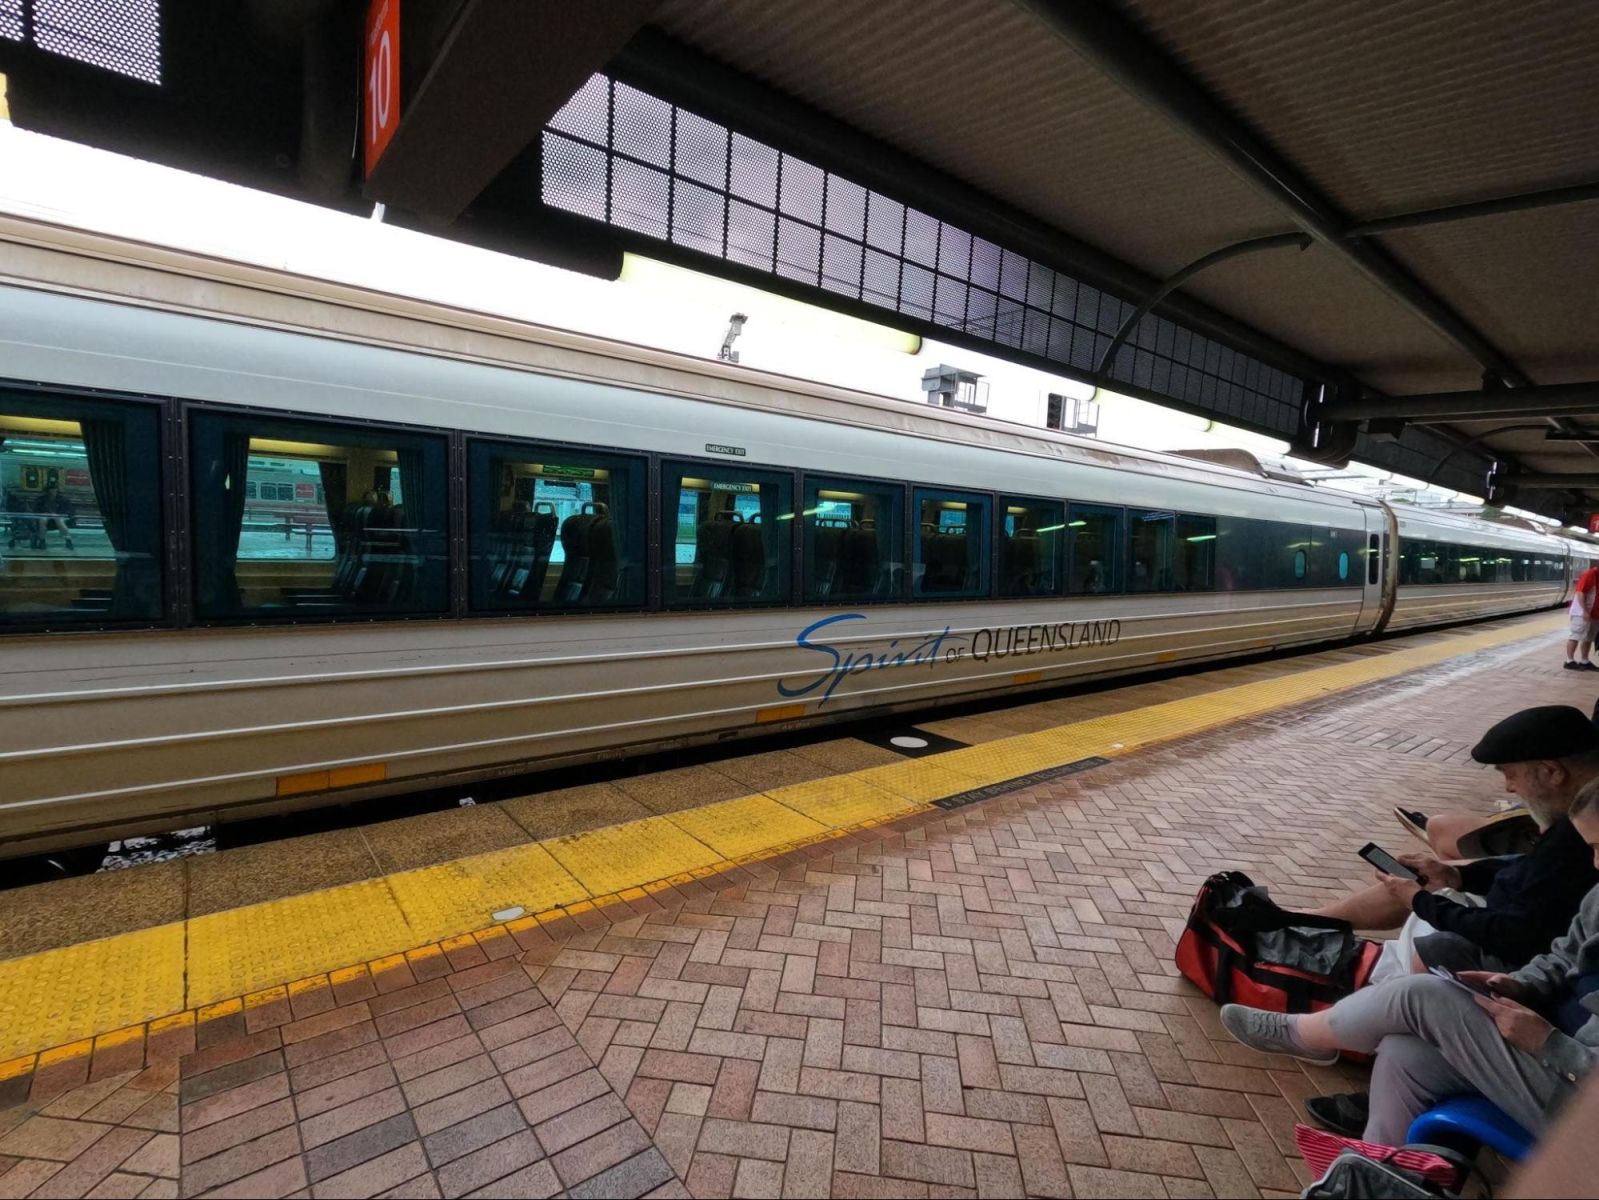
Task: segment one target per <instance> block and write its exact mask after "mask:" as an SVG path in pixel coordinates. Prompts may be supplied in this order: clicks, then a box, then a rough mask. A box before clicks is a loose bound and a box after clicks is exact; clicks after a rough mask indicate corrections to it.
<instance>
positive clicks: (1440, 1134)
mask: <svg viewBox="0 0 1599 1200" xmlns="http://www.w3.org/2000/svg"><path fill="white" fill-rule="evenodd" d="M1534 1140H1535V1139H1534V1138H1533V1136H1532V1134H1530V1133H1528V1132H1527V1131H1526V1130H1525V1129H1523V1128H1522V1127H1521V1126H1520V1125H1517V1124H1516V1123H1515V1122H1514V1121H1512V1120H1511V1119H1510V1118H1509V1117H1507V1116H1505V1114H1504V1113H1502V1112H1500V1111H1499V1108H1498V1107H1497V1106H1496V1105H1493V1104H1490V1103H1489V1102H1488V1101H1487V1100H1485V1099H1484V1098H1483V1097H1481V1096H1451V1097H1450V1098H1449V1099H1447V1100H1445V1101H1444V1102H1443V1103H1442V1104H1439V1105H1437V1106H1435V1107H1433V1108H1430V1109H1428V1110H1427V1111H1426V1112H1424V1113H1422V1114H1421V1116H1419V1117H1417V1118H1416V1119H1415V1120H1414V1121H1412V1122H1411V1123H1410V1130H1409V1132H1408V1133H1406V1134H1405V1141H1407V1142H1409V1143H1411V1144H1415V1143H1418V1142H1420V1143H1424V1144H1429V1145H1434V1146H1457V1147H1458V1146H1460V1145H1461V1143H1463V1142H1468V1143H1476V1144H1477V1145H1481V1146H1487V1147H1489V1148H1490V1149H1493V1150H1497V1151H1498V1152H1499V1153H1500V1154H1503V1155H1504V1156H1505V1157H1506V1158H1508V1159H1510V1160H1511V1161H1513V1162H1514V1161H1519V1160H1520V1159H1522V1158H1524V1157H1526V1155H1527V1152H1528V1151H1529V1150H1531V1149H1532V1144H1533V1141H1534Z"/></svg>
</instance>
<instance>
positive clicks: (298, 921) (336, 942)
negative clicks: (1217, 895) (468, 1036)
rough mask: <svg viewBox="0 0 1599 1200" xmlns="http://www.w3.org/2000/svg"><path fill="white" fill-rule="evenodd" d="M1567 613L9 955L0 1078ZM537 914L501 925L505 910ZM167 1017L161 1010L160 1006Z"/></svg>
mask: <svg viewBox="0 0 1599 1200" xmlns="http://www.w3.org/2000/svg"><path fill="white" fill-rule="evenodd" d="M1556 624H1557V623H1556V622H1555V621H1553V620H1549V621H1542V622H1538V623H1537V624H1536V625H1532V626H1528V625H1526V624H1518V625H1516V626H1513V627H1511V628H1508V629H1497V630H1492V631H1489V632H1486V633H1479V634H1473V635H1469V636H1466V637H1461V638H1452V639H1449V640H1446V641H1443V642H1438V643H1433V644H1429V645H1425V646H1418V647H1413V648H1410V649H1405V650H1396V651H1393V652H1391V653H1388V654H1385V655H1382V656H1380V657H1371V658H1364V659H1361V660H1358V661H1355V662H1348V663H1339V664H1336V665H1333V666H1324V667H1315V668H1311V669H1309V670H1305V671H1301V672H1298V673H1296V674H1293V675H1288V676H1283V677H1279V678H1276V679H1271V680H1265V681H1261V682H1257V683H1248V684H1241V685H1238V686H1235V687H1228V688H1223V689H1220V690H1218V691H1213V692H1206V693H1202V694H1200V695H1197V696H1193V697H1188V698H1185V699H1179V700H1171V701H1166V702H1164V703H1159V704H1152V705H1148V706H1145V707H1143V708H1139V709H1134V710H1132V711H1129V712H1122V713H1116V714H1112V715H1108V716H1102V717H1095V718H1091V719H1088V720H1084V721H1079V722H1074V723H1071V724H1065V725H1059V726H1056V727H1054V728H1051V729H1046V730H1043V731H1040V732H1037V733H1025V734H1018V735H1016V736H1013V737H1008V738H1002V739H999V740H995V741H990V742H984V743H982V744H980V745H974V746H963V747H961V748H958V749H952V750H947V751H944V752H942V753H938V754H934V755H929V756H924V757H918V758H908V759H906V760H904V761H902V762H895V763H890V764H887V765H884V766H878V767H871V768H867V769H865V770H860V771H853V772H850V773H847V774H843V775H836V776H831V777H828V778H825V779H818V780H813V781H810V782H806V783H798V784H792V785H789V786H785V787H780V788H773V789H771V790H769V791H766V792H760V793H755V794H752V795H747V796H741V797H738V798H736V799H732V800H726V801H722V802H720V803H714V804H708V805H705V806H703V807H700V808H694V809H688V810H684V811H682V812H676V813H672V814H669V815H666V816H652V817H647V818H643V819H640V820H636V821H629V822H626V823H624V824H619V825H611V826H606V827H603V828H599V829H593V830H589V831H587V832H583V833H577V834H573V835H570V836H567V837H558V838H550V839H547V840H545V841H542V842H534V843H529V844H525V845H519V846H513V847H510V848H507V849H503V850H495V851H491V852H488V853H485V854H477V855H473V856H470V857H467V858H461V859H457V860H455V861H452V862H447V863H440V864H437V865H433V866H427V867H421V868H417V869H414V870H408V871H401V872H397V873H394V874H390V875H386V876H383V877H380V878H374V879H367V880H362V881H359V882H356V883H350V884H344V885H341V886H338V887H333V888H327V889H324V890H320V891H313V892H307V893H303V894H300V895H295V896H287V897H283V898H281V899H276V900H271V901H267V902H265V903H261V904H254V905H249V906H245V907H241V908H235V909H229V910H226V911H223V912H217V913H211V914H207V915H204V916H197V917H191V918H188V919H187V920H184V921H177V922H172V923H170V924H165V925H159V926H154V927H151V928H146V929H140V930H134V931H131V932H128V933H121V934H117V935H115V936H112V937H107V938H100V939H97V940H94V941H88V942H81V943H77V944H75V945H70V946H63V947H60V948H57V949H52V950H46V951H42V952H39V953H36V954H31V955H26V956H23V957H18V958H13V959H9V960H6V961H0V1082H3V1081H4V1080H5V1079H6V1078H8V1077H15V1076H17V1075H19V1074H22V1073H24V1072H31V1071H33V1070H34V1069H35V1067H36V1066H37V1065H38V1063H39V1062H40V1061H42V1059H38V1058H36V1055H37V1054H38V1053H39V1052H40V1051H48V1056H49V1057H50V1058H51V1061H52V1062H53V1061H57V1060H59V1059H61V1058H64V1057H70V1056H72V1055H73V1054H87V1053H90V1052H91V1051H92V1049H93V1048H94V1045H95V1041H96V1035H99V1040H100V1041H105V1040H106V1039H107V1038H116V1037H134V1036H138V1035H140V1033H142V1032H143V1030H142V1026H143V1025H144V1023H145V1022H152V1024H151V1026H150V1028H151V1030H155V1029H156V1027H157V1026H162V1027H165V1026H164V1024H163V1023H165V1024H170V1023H172V1022H175V1021H176V1022H182V1021H186V1020H187V1021H193V1020H197V1019H198V1020H201V1021H203V1020H205V1019H206V1017H207V1015H208V1013H214V1014H217V1015H226V1013H227V1012H236V1011H238V1008H239V1006H240V1005H241V1004H243V1005H245V1006H248V1004H249V1003H250V999H251V997H252V996H253V995H257V994H261V993H264V992H266V991H268V990H272V991H274V993H275V991H276V989H280V988H281V987H282V985H284V984H285V983H286V982H289V981H304V980H306V979H309V978H312V977H316V976H320V975H324V974H325V973H327V972H329V971H332V970H335V969H337V968H344V967H349V966H351V965H352V964H362V963H367V964H373V963H375V962H381V961H383V960H392V958H393V956H394V955H396V954H400V953H403V952H405V951H407V950H411V949H414V948H416V947H419V946H427V945H429V944H432V943H438V942H442V941H447V940H448V939H450V938H452V937H458V936H461V935H470V934H473V933H481V932H483V931H485V930H489V929H493V930H494V931H495V932H496V933H501V934H503V933H505V932H511V933H516V932H518V931H523V930H527V929H529V928H532V927H533V926H537V925H548V924H553V923H555V922H557V921H566V920H568V919H570V918H575V917H580V916H583V915H585V914H588V913H591V912H592V911H593V910H594V909H597V908H605V907H607V906H609V905H611V904H616V903H622V902H625V901H627V900H629V899H637V898H640V897H643V896H647V895H650V894H651V893H654V892H660V891H665V890H667V889H670V888H672V887H673V886H675V885H677V884H679V883H689V882H693V881H698V880H705V879H710V878H711V877H713V876H716V875H719V874H721V873H722V872H724V871H727V870H729V869H730V868H733V867H736V866H737V865H739V864H743V863H748V862H753V861H757V860H760V859H763V858H768V857H772V856H775V855H778V854H782V853H785V852H788V851H790V850H793V849H795V848H797V847H800V846H804V845H809V844H813V843H816V842H820V841H825V840H828V839H833V838H838V837H841V836H843V835H845V834H848V833H851V832H855V831H859V830H862V829H866V828H870V827H872V826H875V825H880V824H883V823H886V822H889V821H894V820H898V819H901V818H904V817H906V816H909V815H912V814H915V813H918V812H925V811H926V810H927V809H929V808H931V807H934V806H937V807H941V808H953V807H958V806H960V805H962V804H967V803H971V802H974V801H977V800H980V799H983V798H985V797H987V796H991V795H997V794H999V793H1001V792H1005V791H1010V790H1013V789H1015V788H1017V787H1022V786H1026V784H1027V783H1028V782H1029V781H1030V780H1033V779H1036V778H1038V777H1040V776H1041V775H1053V774H1057V773H1061V772H1062V771H1063V769H1070V770H1082V769H1086V768H1087V767H1090V766H1093V765H1096V764H1098V763H1103V762H1106V761H1108V760H1110V759H1112V758H1116V757H1120V756H1123V755H1127V754H1131V753H1133V752H1135V751H1137V750H1141V749H1144V748H1146V747H1149V746H1153V745H1156V744H1159V743H1163V742H1169V741H1172V740H1174V739H1177V738H1182V737H1187V736H1190V735H1192V734H1196V733H1202V732H1206V731H1208V730H1212V729H1215V728H1218V727H1220V726H1223V725H1227V724H1231V723H1233V722H1236V721H1240V720H1245V719H1247V718H1249V717H1252V716H1258V715H1260V714H1263V713H1266V712H1270V711H1274V710H1277V709H1281V708H1285V707H1288V706H1290V705H1295V704H1301V703H1305V702H1307V701H1310V700H1315V699H1318V698H1320V697H1322V696H1325V695H1327V694H1329V693H1333V692H1339V691H1344V690H1347V689H1349V688H1353V687H1358V686H1361V685H1363V684H1367V683H1373V682H1377V681H1379V680H1383V679H1389V678H1393V677H1395V676H1401V675H1408V674H1411V673H1413V672H1415V671H1417V670H1420V669H1424V668H1426V667H1429V666H1433V665H1436V664H1438V663H1441V662H1443V661H1445V660H1447V659H1451V658H1456V657H1459V656H1460V655H1463V654H1469V653H1472V652H1475V651H1481V650H1488V649H1492V648H1495V647H1498V646H1502V645H1506V644H1508V643H1511V642H1516V641H1522V640H1526V639H1529V638H1535V637H1544V636H1547V635H1548V633H1550V632H1551V631H1553V630H1554V629H1555V628H1556ZM518 909H519V910H521V911H522V912H524V913H527V914H531V915H527V916H519V917H517V918H516V919H514V920H511V921H501V922H496V921H495V920H494V914H496V913H500V914H505V913H508V912H511V911H514V910H518ZM157 1018H159V1020H154V1019H157Z"/></svg>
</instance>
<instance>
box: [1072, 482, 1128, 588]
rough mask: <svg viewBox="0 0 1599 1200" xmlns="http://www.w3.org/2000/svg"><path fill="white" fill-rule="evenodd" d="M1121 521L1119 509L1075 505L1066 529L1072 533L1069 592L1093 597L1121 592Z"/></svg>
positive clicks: (1093, 505) (1092, 505)
mask: <svg viewBox="0 0 1599 1200" xmlns="http://www.w3.org/2000/svg"><path fill="white" fill-rule="evenodd" d="M1121 520H1122V510H1121V509H1119V508H1103V507H1100V506H1099V505H1095V504H1074V505H1072V506H1071V512H1070V514H1069V516H1068V517H1067V521H1066V528H1067V531H1068V532H1070V534H1071V535H1072V540H1071V567H1070V571H1069V578H1068V579H1067V587H1066V590H1067V592H1069V593H1071V594H1072V595H1079V596H1093V595H1098V594H1100V593H1102V592H1119V591H1121V590H1122V589H1121V544H1122V539H1121Z"/></svg>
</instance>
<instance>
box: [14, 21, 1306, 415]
mask: <svg viewBox="0 0 1599 1200" xmlns="http://www.w3.org/2000/svg"><path fill="white" fill-rule="evenodd" d="M3 2H4V0H0V3H3ZM543 148H544V168H543V185H542V195H543V200H544V203H545V204H547V205H550V206H551V207H553V208H559V209H564V210H565V211H568V212H573V213H577V214H579V215H581V216H585V217H591V218H593V219H595V220H601V221H606V222H608V223H610V224H612V225H616V226H620V227H621V228H623V229H628V230H631V231H633V232H634V233H638V234H643V235H646V236H648V237H652V238H658V239H661V240H662V241H670V242H672V243H674V244H676V245H678V246H682V247H685V248H688V249H691V250H694V251H698V252H700V253H704V254H708V255H711V256H713V257H716V258H721V259H724V260H727V261H729V262H733V263H737V264H739V265H740V266H743V267H749V268H753V269H755V270H758V271H765V272H768V273H770V274H774V275H777V276H780V277H782V278H784V279H787V280H792V281H794V282H796V283H800V284H805V285H808V286H810V287H814V288H818V289H821V290H824V291H827V292H831V293H834V294H836V295H840V296H846V297H848V298H850V299H852V300H856V301H860V302H863V303H865V304H869V305H872V306H874V307H877V308H881V309H885V310H887V311H889V312H894V313H899V314H901V315H903V316H905V317H909V318H912V319H914V320H916V321H919V322H924V323H929V324H931V325H933V326H935V327H937V328H938V329H942V330H948V331H951V332H954V333H959V334H963V335H965V336H967V337H969V338H973V339H976V340H978V341H983V342H989V343H992V344H993V345H995V346H996V347H998V348H1003V349H1007V350H1010V351H1013V352H1020V353H1022V354H1026V355H1029V356H1031V357H1033V358H1036V359H1038V360H1041V361H1043V362H1046V363H1049V364H1054V365H1058V366H1060V367H1064V368H1068V369H1070V370H1072V371H1074V372H1077V373H1079V374H1085V373H1091V372H1092V371H1093V370H1094V368H1095V367H1096V365H1097V364H1098V362H1099V359H1100V357H1101V356H1102V355H1103V354H1104V352H1105V349H1106V347H1107V346H1109V344H1110V341H1111V338H1112V336H1113V335H1114V334H1115V332H1116V330H1117V329H1118V328H1119V327H1120V325H1121V323H1122V321H1123V320H1124V319H1125V318H1126V317H1127V316H1128V315H1130V314H1131V313H1132V311H1133V305H1132V304H1131V303H1129V302H1128V301H1126V300H1123V299H1122V298H1120V297H1118V296H1112V295H1109V294H1108V293H1105V292H1103V291H1101V290H1100V289H1098V288H1096V287H1093V286H1092V285H1090V284H1087V283H1084V282H1082V281H1081V280H1078V279H1074V278H1072V277H1071V276H1069V275H1066V274H1064V273H1062V272H1059V271H1057V270H1055V269H1054V268H1052V267H1050V266H1048V265H1047V264H1045V263H1041V262H1037V261H1035V260H1033V259H1030V258H1029V257H1027V256H1026V255H1022V254H1018V253H1016V252H1014V251H1012V250H1009V249H1007V248H1005V247H1003V246H1000V245H997V244H995V243H994V242H991V241H988V240H986V239H985V238H982V237H979V236H975V235H973V234H972V233H971V232H970V231H968V230H965V229H962V228H960V227H958V226H956V225H952V224H950V223H949V222H947V221H941V220H939V219H938V218H937V217H934V216H932V215H930V214H928V213H924V212H919V211H917V210H916V209H914V208H909V207H907V206H906V205H905V204H903V203H902V202H900V201H898V200H895V199H894V198H893V197H891V196H885V195H882V194H880V193H878V192H874V191H871V190H870V189H868V188H865V187H863V186H861V185H860V184H859V183H857V182H855V181H854V180H851V179H846V178H844V177H842V176H840V175H837V174H835V173H832V172H830V171H827V170H825V169H824V168H822V167H820V166H817V165H816V164H815V163H811V162H807V161H805V160H804V159H801V158H797V157H795V156H794V155H792V154H788V153H786V152H784V151H782V150H778V149H776V148H774V147H772V146H768V145H766V144H765V143H763V142H759V141H756V140H754V139H753V138H749V137H745V136H744V135H743V134H741V133H739V132H737V131H736V130H731V129H729V128H728V127H727V126H725V125H721V124H718V123H717V122H715V121H711V120H708V119H706V118H704V117H702V116H699V115H698V114H696V113H691V112H688V111H685V110H683V109H681V108H678V107H677V106H675V105H673V104H670V103H669V102H667V101H665V100H661V99H659V98H657V97H654V96H651V95H649V94H647V93H645V92H642V91H640V90H638V89H637V88H634V87H632V86H630V85H628V84H624V83H618V82H616V81H614V80H611V79H609V78H607V77H605V76H603V75H596V76H594V77H593V78H591V79H590V80H589V81H588V82H587V83H586V84H585V85H584V86H583V88H582V89H581V90H580V91H579V92H578V93H577V94H576V95H575V96H573V97H572V99H571V100H570V101H569V102H568V103H567V105H566V107H565V108H563V109H562V110H561V111H560V112H559V113H557V114H556V116H555V117H554V119H553V120H552V121H551V122H550V124H549V126H548V127H547V128H546V130H545V132H544V138H543ZM1109 375H1110V377H1111V378H1112V379H1114V380H1116V381H1118V382H1120V383H1123V384H1126V385H1128V386H1129V387H1131V388H1134V389H1137V390H1140V391H1144V392H1147V393H1151V394H1156V395H1161V396H1166V397H1169V398H1171V399H1174V400H1178V401H1181V402H1183V403H1185V404H1188V405H1191V406H1195V407H1201V408H1204V409H1206V410H1208V411H1210V412H1213V413H1214V414H1215V415H1216V416H1218V417H1220V418H1222V419H1224V420H1229V421H1232V422H1234V423H1236V424H1241V425H1245V426H1249V427H1253V428H1255V429H1259V430H1262V431H1270V432H1274V433H1278V434H1282V435H1289V434H1292V433H1293V432H1294V430H1295V429H1296V428H1297V424H1298V409H1299V402H1300V395H1301V390H1302V385H1301V382H1300V380H1299V379H1298V378H1296V377H1295V376H1292V375H1290V374H1288V373H1286V372H1283V371H1281V370H1278V369H1277V368H1275V367H1272V366H1270V365H1269V364H1267V363H1264V362H1261V361H1260V360H1258V359H1255V358H1252V357H1250V356H1248V355H1245V354H1240V353H1238V352H1236V351H1234V350H1233V349H1231V348H1230V347H1227V346H1223V345H1221V344H1220V343H1219V342H1216V341H1213V340H1211V339H1210V338H1207V337H1204V336H1202V335H1200V334H1197V333H1195V332H1193V331H1192V330H1188V329H1184V328H1182V327H1180V326H1178V325H1176V324H1174V323H1173V322H1172V321H1170V320H1167V319H1166V318H1164V317H1159V316H1153V315H1152V316H1146V317H1145V318H1144V319H1143V321H1142V322H1140V324H1139V326H1138V328H1137V329H1136V331H1135V332H1134V335H1133V336H1132V337H1130V338H1129V339H1128V340H1127V342H1126V343H1125V344H1124V346H1123V347H1122V348H1121V350H1120V351H1119V352H1118V353H1117V356H1116V360H1115V362H1114V363H1113V364H1112V366H1111V368H1110V371H1109Z"/></svg>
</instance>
